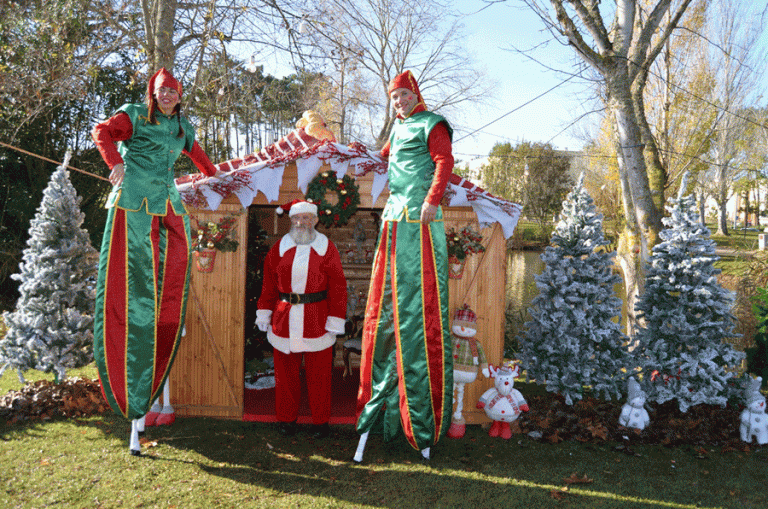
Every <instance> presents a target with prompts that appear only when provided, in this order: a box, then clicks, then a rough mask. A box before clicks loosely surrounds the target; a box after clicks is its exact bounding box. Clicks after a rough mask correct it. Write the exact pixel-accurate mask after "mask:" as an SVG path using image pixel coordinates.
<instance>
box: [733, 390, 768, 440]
mask: <svg viewBox="0 0 768 509" xmlns="http://www.w3.org/2000/svg"><path fill="white" fill-rule="evenodd" d="M762 383H763V379H762V378H761V377H757V378H755V379H752V380H750V381H749V385H748V386H747V408H745V409H744V411H743V412H741V426H739V431H740V432H741V439H742V440H743V441H744V442H747V443H749V442H752V437H755V440H757V443H758V444H760V445H765V444H768V415H766V414H765V396H763V395H762V394H760V386H761V385H762Z"/></svg>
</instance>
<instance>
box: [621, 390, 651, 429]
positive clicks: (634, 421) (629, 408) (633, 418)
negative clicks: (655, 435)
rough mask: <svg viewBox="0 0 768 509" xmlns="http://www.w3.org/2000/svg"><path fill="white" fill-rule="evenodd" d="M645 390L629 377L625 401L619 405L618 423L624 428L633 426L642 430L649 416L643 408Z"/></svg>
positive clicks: (648, 421) (646, 424) (649, 419)
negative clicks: (621, 405) (627, 393)
mask: <svg viewBox="0 0 768 509" xmlns="http://www.w3.org/2000/svg"><path fill="white" fill-rule="evenodd" d="M645 398H646V396H645V392H643V390H642V389H641V388H640V384H639V383H637V380H635V379H634V378H630V379H629V396H627V402H626V403H625V404H624V406H623V407H621V415H619V424H621V425H622V426H624V427H626V428H635V429H639V430H644V429H645V427H646V426H648V423H650V422H651V418H650V417H649V416H648V411H647V410H646V409H645Z"/></svg>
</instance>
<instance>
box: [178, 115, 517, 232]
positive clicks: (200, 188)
mask: <svg viewBox="0 0 768 509" xmlns="http://www.w3.org/2000/svg"><path fill="white" fill-rule="evenodd" d="M291 162H295V163H296V170H297V173H298V188H299V189H300V190H301V192H302V193H304V194H306V193H307V187H308V185H309V183H310V181H311V180H312V179H313V178H314V177H315V175H317V172H318V171H319V170H320V168H321V167H322V166H323V165H325V164H327V165H329V166H330V167H331V169H332V170H333V172H334V173H336V175H337V177H338V178H343V177H344V175H346V174H347V172H348V171H349V170H350V169H351V170H352V174H353V175H354V176H355V177H361V176H363V175H367V174H368V173H373V174H374V175H373V186H372V188H371V200H372V203H375V202H376V200H377V199H378V197H379V195H380V194H381V192H382V191H383V190H384V188H385V186H386V185H387V182H388V175H387V161H386V160H384V159H382V158H381V157H380V156H379V154H378V153H376V152H370V151H369V150H368V148H367V147H366V146H365V145H363V144H361V143H357V142H354V143H350V144H349V145H342V144H339V143H335V142H333V141H331V140H328V139H325V140H318V139H316V138H314V137H312V136H310V135H309V134H307V133H306V131H305V129H304V128H303V127H302V128H298V129H295V130H293V131H291V132H290V133H288V135H286V136H284V137H283V138H281V139H280V140H278V141H277V142H276V143H273V144H272V145H270V146H269V147H267V148H265V149H262V150H260V151H259V152H255V153H253V154H249V155H247V156H245V157H243V158H238V159H233V160H230V161H225V162H222V163H219V164H217V165H216V167H217V168H218V169H221V170H223V171H227V172H229V173H228V174H227V175H226V176H225V177H223V178H221V179H219V178H216V177H206V176H205V175H203V174H202V173H197V174H194V175H184V176H182V177H179V178H178V179H176V188H177V189H178V190H179V193H180V194H181V198H182V200H183V201H184V203H186V204H187V205H189V206H192V207H195V208H198V209H208V210H216V209H218V208H219V205H220V204H221V202H222V201H223V200H224V198H226V197H227V196H229V195H231V194H235V195H236V196H237V198H238V199H239V200H240V203H241V204H242V205H243V207H248V206H249V205H251V203H253V200H254V198H256V196H257V195H258V193H259V192H261V193H263V194H264V196H265V197H266V199H267V201H268V202H270V203H272V202H279V196H280V187H281V186H282V182H283V172H284V171H285V165H286V164H288V163H291ZM443 203H444V204H446V205H447V206H450V207H472V210H473V211H474V212H475V214H476V215H477V220H478V223H479V224H480V226H481V227H487V226H490V225H492V224H493V223H499V224H500V225H501V228H502V231H503V232H504V237H505V238H509V237H511V236H512V233H513V232H514V230H515V226H517V221H518V220H519V218H520V214H521V212H522V207H521V206H520V205H518V204H516V203H512V202H510V201H507V200H504V199H501V198H498V197H496V196H493V195H492V194H490V193H488V192H487V191H485V190H484V189H482V188H480V187H478V186H476V185H474V184H473V183H472V182H470V181H468V180H466V179H464V178H462V177H459V176H458V175H455V174H451V178H450V181H449V183H448V187H447V189H446V192H445V196H444V198H443Z"/></svg>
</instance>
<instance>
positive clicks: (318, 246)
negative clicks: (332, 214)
mask: <svg viewBox="0 0 768 509" xmlns="http://www.w3.org/2000/svg"><path fill="white" fill-rule="evenodd" d="M315 233H316V235H315V240H313V241H312V243H311V244H305V245H307V246H309V247H311V248H312V249H314V250H315V252H316V253H317V254H319V255H320V256H325V253H326V252H327V251H328V237H326V236H325V235H324V234H322V233H320V232H318V231H315ZM296 245H297V244H296V242H294V241H293V238H291V235H290V234H285V235H283V238H282V239H280V256H281V257H282V256H285V253H286V252H288V250H289V249H291V248H292V247H295V246H296ZM294 293H302V292H297V291H296V290H295V289H294Z"/></svg>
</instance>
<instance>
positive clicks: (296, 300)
mask: <svg viewBox="0 0 768 509" xmlns="http://www.w3.org/2000/svg"><path fill="white" fill-rule="evenodd" d="M290 295H291V296H290V297H288V302H289V303H290V304H291V305H292V306H295V305H296V304H301V295H299V294H298V293H291V294H290Z"/></svg>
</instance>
